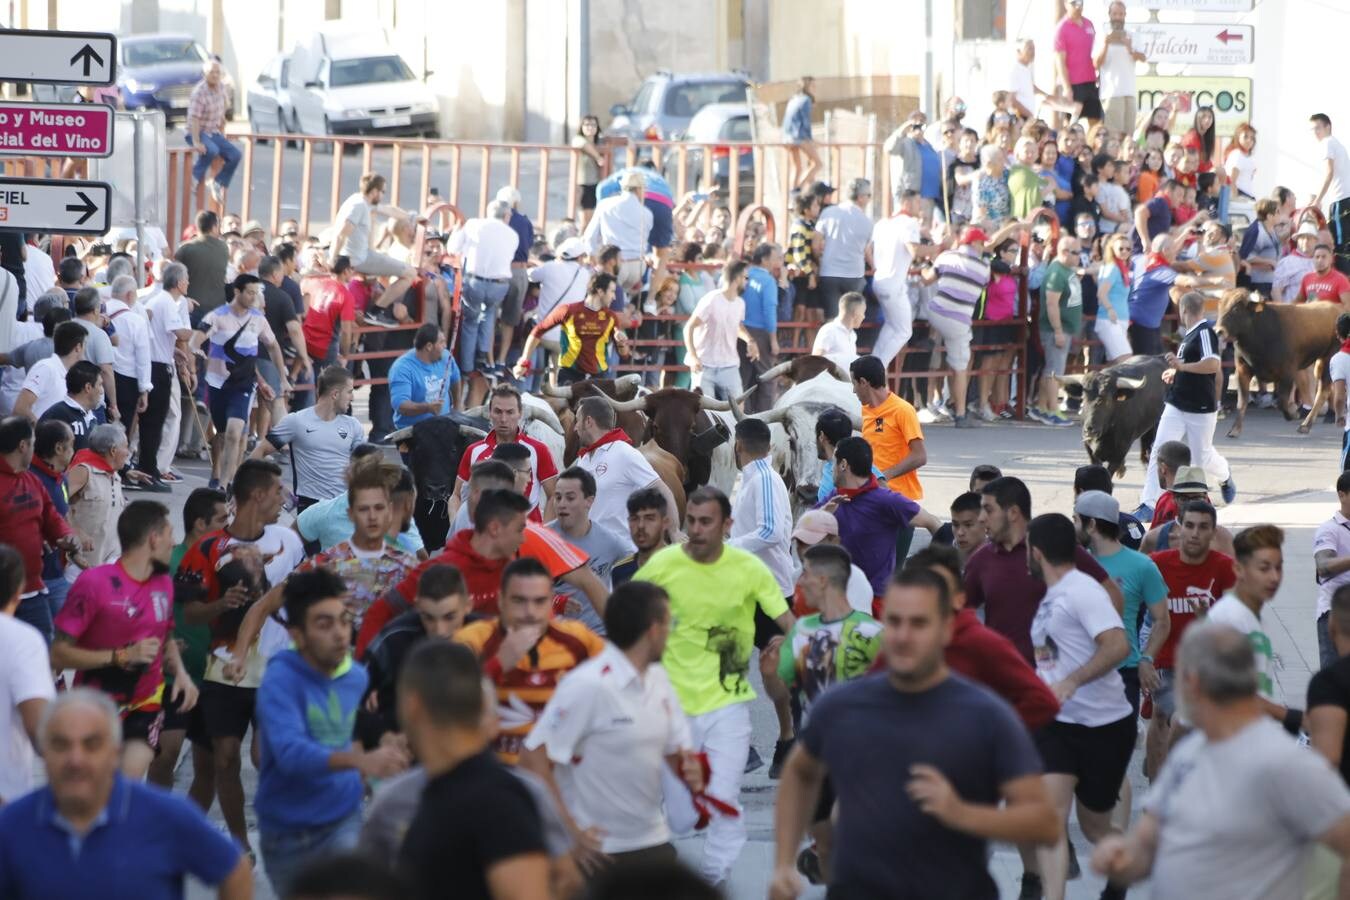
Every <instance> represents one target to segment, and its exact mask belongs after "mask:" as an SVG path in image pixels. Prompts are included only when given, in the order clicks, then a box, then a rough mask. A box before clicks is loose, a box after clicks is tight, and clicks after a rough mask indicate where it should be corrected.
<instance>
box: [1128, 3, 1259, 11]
mask: <svg viewBox="0 0 1350 900" xmlns="http://www.w3.org/2000/svg"><path fill="white" fill-rule="evenodd" d="M1142 5H1143V6H1145V7H1147V8H1148V9H1164V10H1168V11H1170V12H1216V13H1217V12H1225V13H1227V12H1251V11H1252V7H1253V6H1255V5H1256V0H1144V3H1143V4H1142Z"/></svg>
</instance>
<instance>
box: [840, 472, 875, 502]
mask: <svg viewBox="0 0 1350 900" xmlns="http://www.w3.org/2000/svg"><path fill="white" fill-rule="evenodd" d="M878 487H880V485H878V484H877V476H875V475H869V476H867V481H865V482H864V483H863V484H862V486H861V487H855V488H846V487H839V486H838V485H835V488H834V492H835V493H836V494H838V495H839V496H840V497H847V498H848V499H850V500H852V499H853V498H854V497H856V496H858V495H859V494H865V493H867V492H868V491H874V490H876V489H877V488H878Z"/></svg>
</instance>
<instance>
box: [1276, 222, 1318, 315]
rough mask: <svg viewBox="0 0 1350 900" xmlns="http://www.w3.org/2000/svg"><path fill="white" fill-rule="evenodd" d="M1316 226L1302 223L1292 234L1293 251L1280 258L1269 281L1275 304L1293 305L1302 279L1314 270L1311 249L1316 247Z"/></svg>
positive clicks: (1310, 223) (1314, 264)
mask: <svg viewBox="0 0 1350 900" xmlns="http://www.w3.org/2000/svg"><path fill="white" fill-rule="evenodd" d="M1317 238H1318V234H1317V226H1316V225H1314V224H1313V223H1312V222H1304V223H1303V224H1302V225H1300V226H1299V227H1298V231H1295V232H1294V249H1293V251H1291V252H1289V253H1286V254H1285V255H1284V256H1282V257H1280V261H1279V262H1277V263H1276V264H1275V274H1274V275H1272V276H1271V280H1270V297H1271V299H1272V300H1274V301H1275V302H1276V303H1293V302H1294V298H1296V297H1297V296H1298V289H1299V288H1300V287H1301V286H1302V284H1303V279H1304V277H1305V276H1306V275H1307V274H1308V273H1309V272H1312V271H1313V270H1314V269H1315V268H1316V263H1314V262H1313V248H1314V247H1316V246H1317Z"/></svg>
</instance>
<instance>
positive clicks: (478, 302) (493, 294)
mask: <svg viewBox="0 0 1350 900" xmlns="http://www.w3.org/2000/svg"><path fill="white" fill-rule="evenodd" d="M509 287H511V283H510V282H509V281H485V280H484V279H482V278H477V277H475V276H473V275H470V276H468V277H467V278H465V279H464V293H463V297H462V299H463V301H464V304H463V306H464V318H463V320H462V321H461V322H460V327H459V347H458V348H456V352H457V354H458V357H459V358H458V362H459V369H460V371H461V372H463V373H465V374H468V373H469V372H474V371H477V369H478V366H477V356H478V355H479V354H482V355H484V356H486V355H487V354H488V353H489V352H490V351H491V348H492V338H493V330H494V329H495V328H496V326H497V313H498V312H499V311H500V310H501V308H502V301H503V300H505V299H506V291H507V289H508V288H509Z"/></svg>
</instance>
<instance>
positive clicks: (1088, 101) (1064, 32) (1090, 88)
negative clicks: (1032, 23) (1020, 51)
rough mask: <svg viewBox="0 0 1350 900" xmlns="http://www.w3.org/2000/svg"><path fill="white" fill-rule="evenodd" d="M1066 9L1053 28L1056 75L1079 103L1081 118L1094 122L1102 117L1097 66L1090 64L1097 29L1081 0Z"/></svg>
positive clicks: (1070, 3) (1070, 2)
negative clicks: (1086, 15)
mask: <svg viewBox="0 0 1350 900" xmlns="http://www.w3.org/2000/svg"><path fill="white" fill-rule="evenodd" d="M1068 9H1069V12H1068V14H1067V15H1065V16H1064V18H1063V19H1061V20H1060V23H1059V26H1058V27H1057V28H1056V29H1055V68H1056V77H1057V79H1058V81H1059V83H1060V84H1062V85H1064V86H1065V87H1066V88H1068V90H1069V91H1070V92H1071V93H1072V94H1073V99H1074V102H1076V103H1079V104H1082V108H1083V111H1082V114H1081V115H1082V117H1083V118H1084V119H1087V120H1089V121H1090V122H1092V123H1093V124H1096V123H1097V122H1100V121H1101V120H1102V116H1103V113H1102V100H1101V95H1100V94H1099V93H1098V92H1097V67H1096V66H1094V65H1093V64H1092V44H1093V42H1094V41H1095V40H1096V39H1097V31H1096V29H1094V28H1093V27H1092V21H1091V20H1090V19H1087V18H1085V17H1084V16H1083V0H1068Z"/></svg>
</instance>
